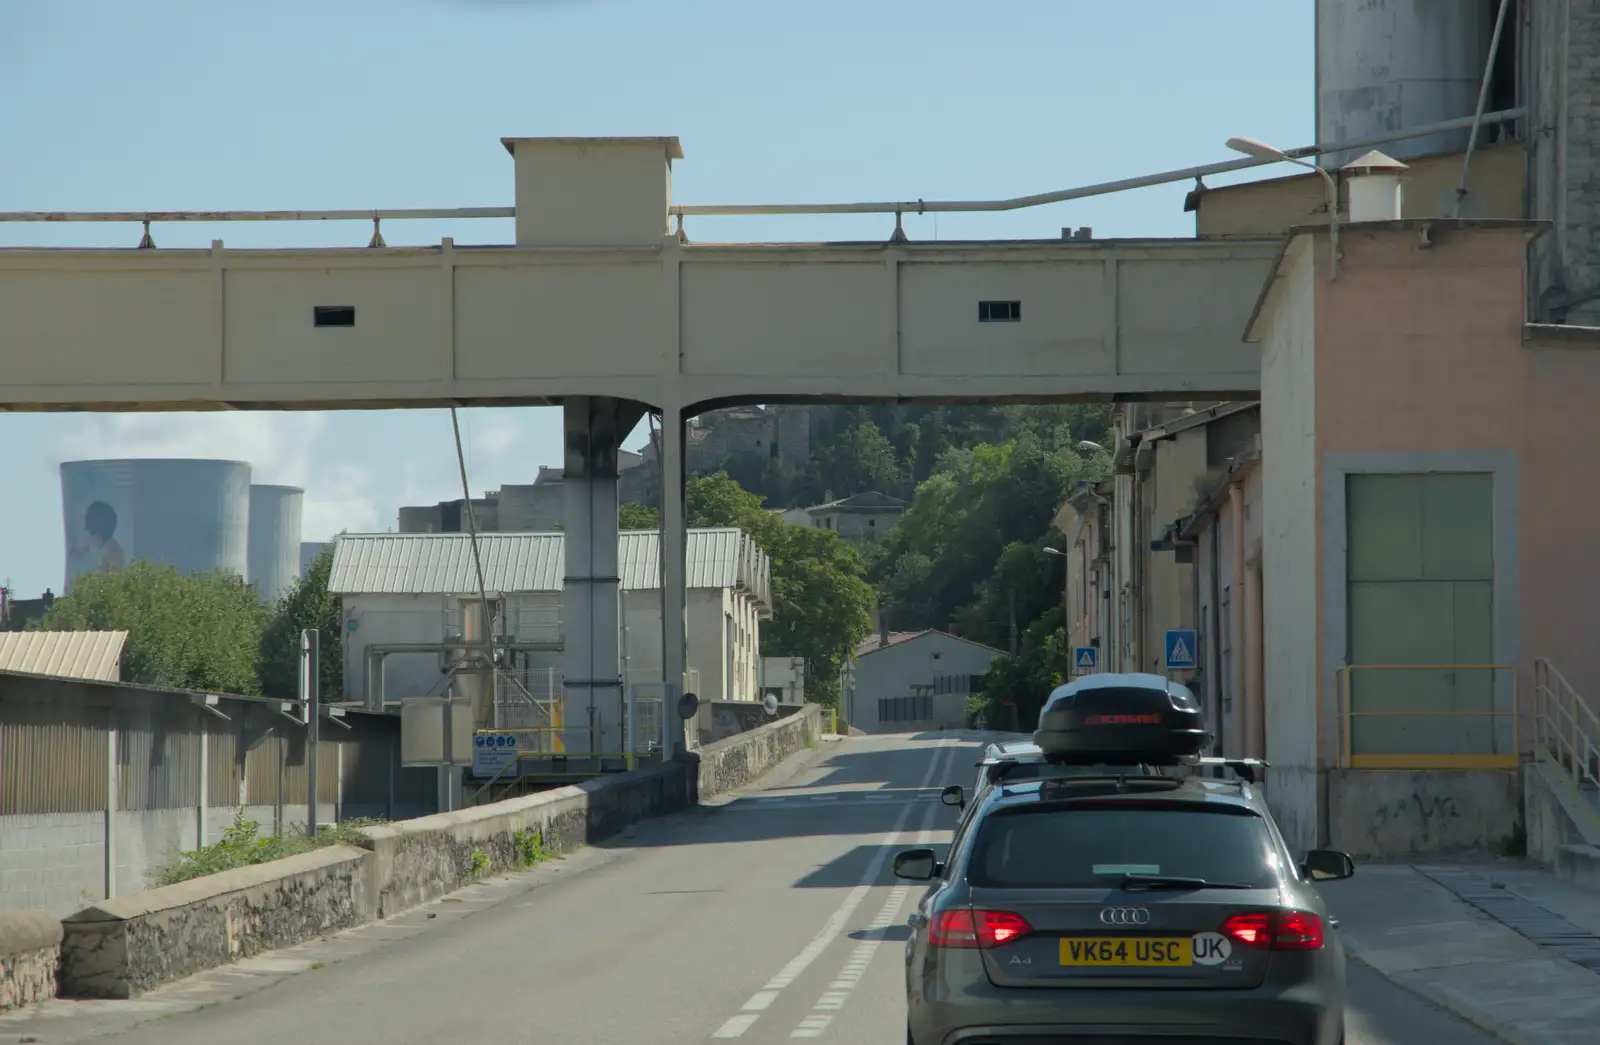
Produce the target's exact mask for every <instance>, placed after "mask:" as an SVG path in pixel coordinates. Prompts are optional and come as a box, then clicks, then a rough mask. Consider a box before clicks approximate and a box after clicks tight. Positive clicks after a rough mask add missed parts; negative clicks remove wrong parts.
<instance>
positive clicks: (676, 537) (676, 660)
mask: <svg viewBox="0 0 1600 1045" xmlns="http://www.w3.org/2000/svg"><path fill="white" fill-rule="evenodd" d="M684 420H685V418H684V414H683V410H682V409H681V408H679V407H677V406H668V407H665V408H664V409H663V410H662V411H661V446H660V451H661V677H662V680H663V681H664V682H666V684H667V697H668V701H667V706H665V707H663V708H662V716H663V718H662V721H663V722H664V723H665V724H666V730H667V734H668V736H667V739H666V742H667V743H668V744H670V745H671V748H672V749H671V750H669V751H667V752H666V754H667V756H668V757H669V758H670V757H672V756H673V755H675V754H677V753H679V752H681V751H683V750H685V749H686V748H689V747H693V746H695V741H696V740H697V739H698V734H697V733H696V731H695V723H694V719H690V720H689V721H688V722H684V721H683V720H682V719H680V718H679V717H678V714H677V709H676V708H674V707H672V706H671V705H672V704H673V703H675V702H676V697H677V695H679V694H682V693H683V687H684V680H685V678H686V677H687V675H688V670H687V669H688V639H689V636H688V608H687V607H688V587H687V580H688V577H687V562H686V560H687V558H688V552H689V529H688V523H687V515H686V512H685V505H684V439H683V435H684Z"/></svg>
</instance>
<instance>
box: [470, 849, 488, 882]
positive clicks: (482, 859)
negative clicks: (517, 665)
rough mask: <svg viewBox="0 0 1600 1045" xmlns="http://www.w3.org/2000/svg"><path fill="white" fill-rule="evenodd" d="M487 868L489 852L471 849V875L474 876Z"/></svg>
mask: <svg viewBox="0 0 1600 1045" xmlns="http://www.w3.org/2000/svg"><path fill="white" fill-rule="evenodd" d="M488 870H489V854H488V853H486V852H484V851H483V850H482V849H474V850H473V851H472V877H474V878H476V877H478V876H479V875H481V874H483V873H485V872H487V871H488Z"/></svg>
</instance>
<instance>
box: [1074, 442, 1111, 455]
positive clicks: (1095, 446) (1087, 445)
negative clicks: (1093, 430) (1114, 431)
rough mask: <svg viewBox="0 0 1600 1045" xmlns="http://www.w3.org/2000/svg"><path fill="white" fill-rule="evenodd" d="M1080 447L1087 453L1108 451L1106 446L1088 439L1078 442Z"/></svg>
mask: <svg viewBox="0 0 1600 1045" xmlns="http://www.w3.org/2000/svg"><path fill="white" fill-rule="evenodd" d="M1078 449H1079V450H1081V451H1083V452H1084V453H1086V454H1097V453H1098V454H1103V453H1105V452H1106V448H1105V447H1103V446H1101V445H1100V444H1099V443H1091V442H1089V440H1087V439H1085V440H1083V441H1082V442H1080V443H1078Z"/></svg>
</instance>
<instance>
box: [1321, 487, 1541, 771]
mask: <svg viewBox="0 0 1600 1045" xmlns="http://www.w3.org/2000/svg"><path fill="white" fill-rule="evenodd" d="M1346 498H1347V505H1348V524H1349V530H1348V538H1349V559H1348V573H1347V580H1348V588H1349V590H1348V593H1347V595H1348V603H1347V606H1348V613H1349V616H1348V621H1349V631H1348V633H1349V649H1348V651H1347V656H1348V663H1349V664H1350V665H1352V668H1351V670H1350V679H1349V682H1350V687H1349V692H1350V711H1351V712H1352V716H1351V753H1352V754H1353V755H1354V756H1356V759H1357V761H1358V762H1359V761H1360V756H1369V757H1370V756H1385V757H1386V758H1387V759H1389V760H1393V759H1397V758H1401V757H1403V756H1418V757H1419V763H1418V764H1419V765H1426V764H1428V762H1429V761H1430V760H1431V761H1434V762H1435V763H1437V761H1438V757H1439V756H1462V755H1486V754H1493V753H1504V752H1508V751H1509V750H1510V745H1509V743H1508V742H1506V741H1505V740H1504V738H1501V740H1500V741H1499V742H1498V743H1497V733H1499V732H1503V731H1504V730H1505V729H1507V728H1509V725H1502V726H1501V727H1500V728H1499V729H1497V725H1496V723H1497V720H1496V719H1495V718H1493V717H1490V716H1488V715H1487V714H1484V713H1486V712H1490V711H1493V710H1494V709H1495V689H1496V680H1495V678H1494V675H1495V673H1494V672H1492V671H1484V670H1473V671H1463V670H1448V669H1439V668H1430V669H1426V670H1418V669H1416V666H1421V665H1447V664H1453V665H1469V664H1472V665H1486V664H1491V663H1493V660H1494V628H1493V614H1494V602H1493V590H1494V549H1493V543H1494V542H1493V537H1494V534H1493V525H1492V501H1493V482H1492V476H1490V475H1487V474H1479V473H1450V472H1434V473H1427V474H1422V475H1351V476H1348V477H1347V480H1346ZM1380 665H1411V666H1413V668H1411V669H1408V670H1396V669H1390V670H1381V669H1380V668H1379V667H1377V666H1380ZM1445 712H1448V713H1450V714H1447V715H1446V714H1441V713H1445ZM1473 713H1476V714H1473Z"/></svg>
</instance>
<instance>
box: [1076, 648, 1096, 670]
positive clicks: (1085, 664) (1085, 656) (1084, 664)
mask: <svg viewBox="0 0 1600 1045" xmlns="http://www.w3.org/2000/svg"><path fill="white" fill-rule="evenodd" d="M1099 653H1100V651H1099V650H1097V649H1095V648H1094V647H1093V646H1075V647H1073V650H1072V670H1073V673H1074V674H1078V675H1086V674H1088V673H1089V672H1091V671H1093V670H1094V669H1095V666H1096V664H1098V662H1099Z"/></svg>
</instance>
